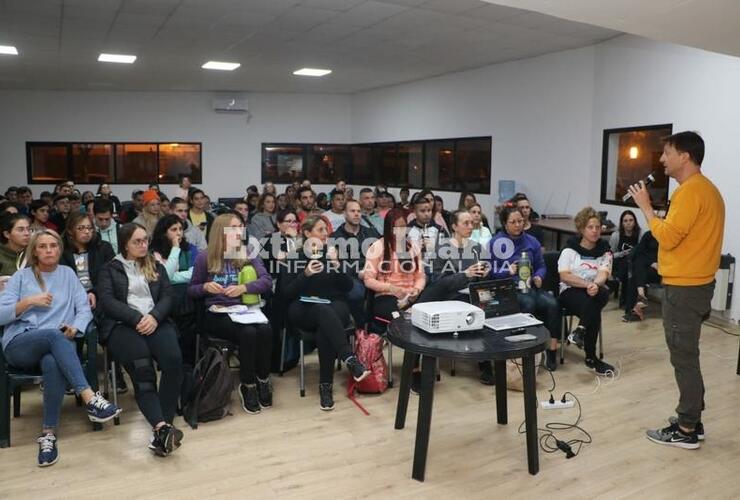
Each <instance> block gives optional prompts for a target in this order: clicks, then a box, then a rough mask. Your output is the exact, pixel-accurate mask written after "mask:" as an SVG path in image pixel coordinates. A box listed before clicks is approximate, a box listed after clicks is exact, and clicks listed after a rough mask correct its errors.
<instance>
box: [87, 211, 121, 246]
mask: <svg viewBox="0 0 740 500" xmlns="http://www.w3.org/2000/svg"><path fill="white" fill-rule="evenodd" d="M113 207H114V204H113V201H112V200H111V199H109V198H103V197H100V198H98V199H97V200H95V203H93V213H94V219H95V227H96V230H97V233H98V236H100V239H101V240H102V241H106V242H108V244H110V246H111V248H112V249H113V253H114V254H117V253H118V230H119V228H120V223H119V222H118V221H117V220H115V219H114V218H113Z"/></svg>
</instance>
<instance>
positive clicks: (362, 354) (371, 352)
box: [347, 328, 388, 415]
mask: <svg viewBox="0 0 740 500" xmlns="http://www.w3.org/2000/svg"><path fill="white" fill-rule="evenodd" d="M383 344H384V340H383V338H382V337H381V336H380V335H378V334H375V333H369V332H367V331H365V330H363V329H360V328H358V329H357V330H356V331H355V356H357V359H358V360H360V362H361V363H362V364H363V365H365V366H366V367H367V369H368V370H370V375H368V376H367V377H365V379H364V380H361V381H360V382H355V379H354V378H352V375H351V374H350V376H349V383H348V385H347V396H348V397H349V398H350V399H351V400H352V402H354V403H355V404H356V405H357V406H358V407H359V408H360V409H361V410H362V411H363V412H364V413H365V414H366V415H369V413H368V412H367V410H365V408H363V406H362V405H361V404H360V403H358V402H357V400H356V399H355V395H354V393H355V390H357V392H360V393H364V394H381V393H383V392H385V390H386V389H387V388H388V364H387V363H386V362H385V358H384V357H383Z"/></svg>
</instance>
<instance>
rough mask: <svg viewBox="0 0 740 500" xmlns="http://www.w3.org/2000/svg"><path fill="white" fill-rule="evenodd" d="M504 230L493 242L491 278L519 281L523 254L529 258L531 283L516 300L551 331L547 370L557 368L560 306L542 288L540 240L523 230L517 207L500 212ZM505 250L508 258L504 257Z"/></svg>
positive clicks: (524, 310) (542, 262)
mask: <svg viewBox="0 0 740 500" xmlns="http://www.w3.org/2000/svg"><path fill="white" fill-rule="evenodd" d="M499 217H500V222H501V228H502V229H501V231H499V232H498V233H496V235H495V236H494V237H493V239H491V241H490V243H489V247H488V248H489V254H490V258H491V275H490V276H491V278H493V279H513V280H518V274H519V261H520V258H521V256H522V254H524V253H526V254H527V256H528V257H529V261H530V265H531V266H532V269H531V282H530V283H529V284H528V285H527V286H526V287H525V288H521V287H520V288H519V291H518V293H517V301H518V302H519V309H520V310H521V311H522V312H525V313H530V314H534V315H535V316H536V317H537V318H539V319H540V320H541V321H543V322H544V324H545V327H546V328H547V329H548V331H549V332H550V346H549V348H548V349H546V350H545V367H546V368H547V369H548V370H550V371H555V369H556V368H557V361H556V358H557V356H556V353H557V349H558V340H559V339H560V307H559V306H558V301H557V299H556V298H555V297H554V296H553V295H552V294H551V293H549V292H547V291H545V290H543V289H542V283H543V280H544V279H545V274H546V272H547V269H546V267H545V260H544V259H543V257H542V247H540V242H539V241H537V239H536V238H535V237H534V236H532V235H530V234H528V233H526V232H525V231H524V217H523V216H522V213H521V211H520V210H519V209H518V208H515V207H503V208H502V209H501V211H500V212H499ZM503 251H505V253H506V255H507V256H506V257H505V256H503V255H501V254H502V252H503Z"/></svg>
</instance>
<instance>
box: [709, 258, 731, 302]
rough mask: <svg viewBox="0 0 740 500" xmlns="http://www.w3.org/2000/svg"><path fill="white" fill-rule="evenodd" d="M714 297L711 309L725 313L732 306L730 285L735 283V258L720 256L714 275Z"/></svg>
mask: <svg viewBox="0 0 740 500" xmlns="http://www.w3.org/2000/svg"><path fill="white" fill-rule="evenodd" d="M714 280H715V281H716V283H715V285H714V295H713V296H712V309H714V310H715V311H726V310H728V309H730V307H731V306H732V285H733V282H734V281H735V257H733V256H732V255H730V254H726V255H722V257H721V259H720V261H719V269H718V270H717V273H716V274H715V275H714Z"/></svg>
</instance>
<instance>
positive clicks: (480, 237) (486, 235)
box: [468, 202, 493, 248]
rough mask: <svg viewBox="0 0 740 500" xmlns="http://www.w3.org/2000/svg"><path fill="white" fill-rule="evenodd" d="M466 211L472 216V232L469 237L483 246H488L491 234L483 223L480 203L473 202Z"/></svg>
mask: <svg viewBox="0 0 740 500" xmlns="http://www.w3.org/2000/svg"><path fill="white" fill-rule="evenodd" d="M468 212H469V213H470V215H471V217H472V218H473V232H472V234H471V235H470V239H472V240H473V241H475V242H476V243H479V244H480V245H481V246H482V247H483V248H488V242H489V241H491V238H492V237H493V235H492V234H491V230H490V229H489V228H487V227H486V226H485V224H483V212H482V209H481V206H480V204H479V203H478V202H475V203H473V204H472V205H471V206H470V208H469V209H468Z"/></svg>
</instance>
